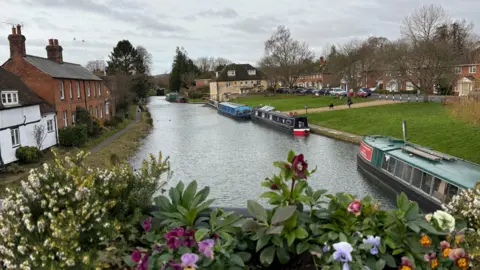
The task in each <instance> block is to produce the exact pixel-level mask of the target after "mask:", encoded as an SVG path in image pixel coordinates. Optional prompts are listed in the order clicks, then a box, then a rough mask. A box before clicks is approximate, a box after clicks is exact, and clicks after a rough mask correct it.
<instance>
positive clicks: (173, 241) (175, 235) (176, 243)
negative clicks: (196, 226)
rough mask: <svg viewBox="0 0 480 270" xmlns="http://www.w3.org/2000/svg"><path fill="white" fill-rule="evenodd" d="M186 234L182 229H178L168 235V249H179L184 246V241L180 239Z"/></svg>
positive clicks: (166, 236) (166, 237)
mask: <svg viewBox="0 0 480 270" xmlns="http://www.w3.org/2000/svg"><path fill="white" fill-rule="evenodd" d="M184 232H185V231H184V229H183V228H182V227H178V228H175V229H173V230H171V231H170V232H168V233H166V234H165V239H167V247H168V248H170V249H176V248H179V247H180V246H181V245H182V240H181V239H180V238H179V237H180V236H183V234H184Z"/></svg>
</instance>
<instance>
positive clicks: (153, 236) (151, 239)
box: [147, 231, 157, 242]
mask: <svg viewBox="0 0 480 270" xmlns="http://www.w3.org/2000/svg"><path fill="white" fill-rule="evenodd" d="M156 238H157V235H156V234H155V232H153V231H149V232H147V240H148V242H155V240H156Z"/></svg>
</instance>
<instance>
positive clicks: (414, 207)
mask: <svg viewBox="0 0 480 270" xmlns="http://www.w3.org/2000/svg"><path fill="white" fill-rule="evenodd" d="M419 215H420V208H419V207H418V203H416V202H411V203H410V204H409V206H408V208H407V211H406V213H405V218H406V219H407V220H408V221H410V220H415V219H417V218H418V216H419Z"/></svg>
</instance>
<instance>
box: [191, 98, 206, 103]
mask: <svg viewBox="0 0 480 270" xmlns="http://www.w3.org/2000/svg"><path fill="white" fill-rule="evenodd" d="M188 102H191V103H193V102H206V100H205V99H203V98H188Z"/></svg>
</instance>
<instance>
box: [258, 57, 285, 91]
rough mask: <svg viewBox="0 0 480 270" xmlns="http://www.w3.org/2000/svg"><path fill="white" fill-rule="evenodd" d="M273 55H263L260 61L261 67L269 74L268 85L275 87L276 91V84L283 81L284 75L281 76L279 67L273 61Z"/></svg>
mask: <svg viewBox="0 0 480 270" xmlns="http://www.w3.org/2000/svg"><path fill="white" fill-rule="evenodd" d="M271 59H272V58H271V57H262V59H260V61H259V62H258V66H259V69H260V70H261V71H262V72H263V73H265V75H267V78H268V84H269V85H268V86H270V87H273V88H274V89H275V90H274V92H275V93H276V88H277V87H276V84H277V83H278V82H279V81H282V77H281V76H279V73H278V68H277V67H275V65H274V64H273V63H272V62H271Z"/></svg>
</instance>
